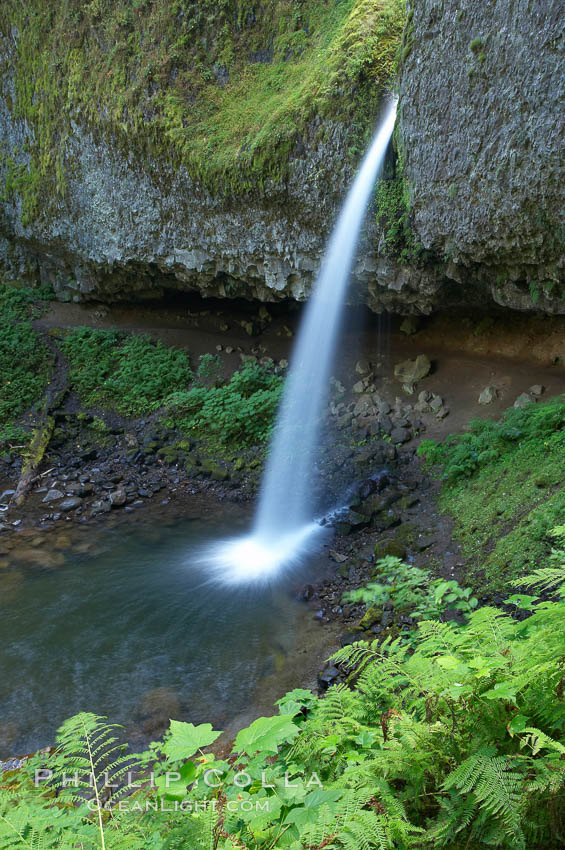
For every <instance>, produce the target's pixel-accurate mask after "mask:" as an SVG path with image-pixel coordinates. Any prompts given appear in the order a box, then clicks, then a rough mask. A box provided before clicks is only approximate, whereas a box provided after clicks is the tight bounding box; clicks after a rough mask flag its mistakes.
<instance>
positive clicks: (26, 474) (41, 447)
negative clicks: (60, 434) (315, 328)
mask: <svg viewBox="0 0 565 850" xmlns="http://www.w3.org/2000/svg"><path fill="white" fill-rule="evenodd" d="M47 342H48V344H49V347H50V348H51V351H52V352H53V355H54V366H53V379H52V381H51V382H50V384H49V387H48V389H47V393H46V395H45V399H44V401H43V405H42V408H41V413H40V417H39V423H38V424H37V427H36V429H35V431H34V434H33V437H32V440H31V444H30V447H29V453H28V455H27V458H26V460H25V462H24V465H23V467H22V472H21V475H20V480H19V481H18V485H17V487H16V491H15V493H14V495H13V496H12V499H11V502H10V504H11V505H15V506H16V507H21V505H22V504H23V502H24V500H25V498H26V496H27V494H28V493H29V491H30V488H31V486H32V484H33V483H34V481H36V480H37V478H38V477H40V476H38V474H37V470H38V468H39V466H40V464H41V461H42V460H43V457H44V455H45V452H46V451H47V447H48V445H49V443H50V442H51V437H52V436H53V431H54V430H55V416H54V415H53V414H54V412H55V411H56V410H57V408H58V407H60V406H61V404H62V402H63V400H64V398H65V396H66V394H67V391H68V385H67V369H66V366H65V364H62V363H61V355H60V354H59V351H58V349H57V348H56V347H55V346H54V345H53V342H52V341H51V340H47ZM61 366H62V368H61ZM48 471H49V472H51V471H52V470H48ZM46 474H47V473H43V475H46Z"/></svg>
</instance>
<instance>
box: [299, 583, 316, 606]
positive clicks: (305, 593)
mask: <svg viewBox="0 0 565 850" xmlns="http://www.w3.org/2000/svg"><path fill="white" fill-rule="evenodd" d="M301 596H302V599H304V601H305V602H308V601H309V600H310V599H312V597H313V596H314V588H313V587H312V585H311V584H307V585H306V587H304V588H303V590H302V594H301Z"/></svg>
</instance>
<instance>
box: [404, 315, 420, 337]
mask: <svg viewBox="0 0 565 850" xmlns="http://www.w3.org/2000/svg"><path fill="white" fill-rule="evenodd" d="M419 327H420V320H419V319H418V317H417V316H406V317H405V318H404V319H403V320H402V322H401V323H400V328H399V330H400V333H402V334H406V336H412V334H415V333H417V332H418V329H419Z"/></svg>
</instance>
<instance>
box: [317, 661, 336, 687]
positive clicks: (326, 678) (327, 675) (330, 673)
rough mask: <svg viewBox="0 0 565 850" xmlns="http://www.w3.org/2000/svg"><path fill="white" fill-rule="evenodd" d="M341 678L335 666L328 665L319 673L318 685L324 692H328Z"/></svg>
mask: <svg viewBox="0 0 565 850" xmlns="http://www.w3.org/2000/svg"><path fill="white" fill-rule="evenodd" d="M338 678H339V670H338V669H337V667H334V666H333V664H328V665H326V667H324V669H323V670H322V672H321V673H318V685H319V686H320V688H321V689H322V690H327V688H329V686H330V685H331V684H333V682H335V680H336V679H338Z"/></svg>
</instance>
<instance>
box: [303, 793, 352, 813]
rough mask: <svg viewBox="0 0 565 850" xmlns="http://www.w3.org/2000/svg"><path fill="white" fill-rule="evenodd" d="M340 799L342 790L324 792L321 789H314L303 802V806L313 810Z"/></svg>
mask: <svg viewBox="0 0 565 850" xmlns="http://www.w3.org/2000/svg"><path fill="white" fill-rule="evenodd" d="M340 797H343V790H342V789H340V788H334V789H332V790H329V791H324V789H323V788H315V789H314V791H310V793H309V794H308V796H307V797H306V799H305V800H304V805H305V806H306V808H307V809H315V808H317V807H318V806H321V805H322V804H323V803H335V802H336V800H339V798H340Z"/></svg>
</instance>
